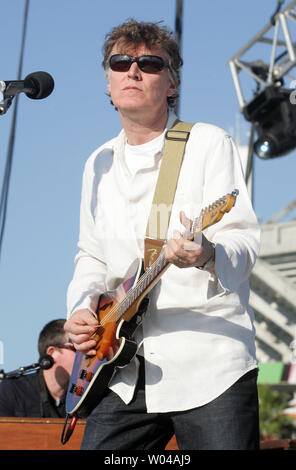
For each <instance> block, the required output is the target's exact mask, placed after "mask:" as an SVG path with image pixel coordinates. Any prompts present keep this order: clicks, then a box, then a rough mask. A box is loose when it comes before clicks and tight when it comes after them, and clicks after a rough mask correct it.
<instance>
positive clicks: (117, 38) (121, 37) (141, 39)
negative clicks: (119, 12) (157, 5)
mask: <svg viewBox="0 0 296 470" xmlns="http://www.w3.org/2000/svg"><path fill="white" fill-rule="evenodd" d="M105 39H106V40H105V43H104V45H103V56H104V59H103V62H102V65H103V67H104V69H105V71H108V69H109V63H108V61H109V57H110V55H111V52H112V50H113V48H114V46H115V45H116V46H118V47H119V48H121V49H124V48H125V47H126V46H133V47H134V48H135V49H136V48H137V47H139V46H140V45H142V44H144V45H145V47H146V48H147V49H150V50H153V49H161V50H163V51H165V52H166V54H167V56H168V73H169V78H170V80H171V81H172V83H173V84H174V86H175V87H176V89H177V88H178V86H179V85H180V69H181V67H182V64H183V60H182V58H181V55H180V50H179V46H178V44H177V42H176V41H175V39H174V38H173V33H172V32H171V31H169V30H168V29H167V28H166V27H165V26H162V27H160V26H159V23H146V22H138V21H136V20H135V19H130V20H129V21H127V22H126V23H123V24H122V25H119V26H116V27H115V28H113V29H112V30H111V31H110V32H109V33H108V34H106V38H105ZM177 99H178V92H177V91H176V92H175V93H174V94H173V95H172V96H168V97H167V102H168V105H169V106H171V107H174V106H175V105H176V102H177Z"/></svg>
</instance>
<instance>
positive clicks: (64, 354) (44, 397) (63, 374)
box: [0, 319, 75, 418]
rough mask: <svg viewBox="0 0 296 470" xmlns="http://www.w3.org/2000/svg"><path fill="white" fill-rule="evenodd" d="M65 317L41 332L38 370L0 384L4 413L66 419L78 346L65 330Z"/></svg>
mask: <svg viewBox="0 0 296 470" xmlns="http://www.w3.org/2000/svg"><path fill="white" fill-rule="evenodd" d="M64 324H65V320H64V319H57V320H53V321H51V322H49V323H47V324H46V325H45V326H44V328H43V329H42V331H41V332H40V335H39V340H38V352H39V356H40V359H39V363H42V359H43V360H44V359H45V360H47V361H48V362H49V366H50V367H49V368H48V369H42V368H40V369H38V370H37V371H33V372H31V373H28V374H24V375H19V376H17V377H11V378H10V377H9V378H4V380H3V381H2V382H1V383H0V416H15V417H31V418H33V417H34V418H64V417H65V415H66V413H65V395H66V391H67V387H68V383H69V377H70V374H71V371H72V367H73V362H74V358H75V349H74V346H73V344H71V342H69V340H68V336H67V335H66V334H65V331H64Z"/></svg>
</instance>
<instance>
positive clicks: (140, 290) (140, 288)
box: [117, 251, 171, 318]
mask: <svg viewBox="0 0 296 470" xmlns="http://www.w3.org/2000/svg"><path fill="white" fill-rule="evenodd" d="M170 264H171V263H169V262H168V261H167V260H166V258H165V256H164V253H163V251H162V252H161V253H160V255H159V257H158V258H157V260H156V261H154V263H153V264H152V265H151V266H150V267H149V268H148V269H147V271H145V272H144V274H142V276H141V277H140V279H139V280H138V282H137V284H136V285H135V286H134V287H133V288H132V289H130V290H129V291H128V293H127V296H126V297H125V299H123V301H122V302H121V303H120V305H119V307H118V312H117V316H118V317H119V318H122V317H123V316H124V314H125V312H126V311H127V310H128V309H129V308H130V306H131V305H132V304H133V303H134V302H137V301H138V300H139V299H141V300H142V298H143V297H144V296H145V295H147V294H148V293H149V292H150V291H151V289H152V288H153V287H154V286H155V284H156V283H157V282H158V281H159V279H160V278H161V276H162V275H163V274H164V272H165V271H166V270H167V268H168V267H169V266H170Z"/></svg>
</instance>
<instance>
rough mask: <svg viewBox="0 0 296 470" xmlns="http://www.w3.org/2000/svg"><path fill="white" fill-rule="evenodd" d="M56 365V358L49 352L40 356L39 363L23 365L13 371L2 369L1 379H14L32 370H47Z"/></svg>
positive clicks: (0, 371)
mask: <svg viewBox="0 0 296 470" xmlns="http://www.w3.org/2000/svg"><path fill="white" fill-rule="evenodd" d="M53 365H54V359H53V357H52V356H50V355H49V354H44V355H43V356H40V358H39V361H38V362H37V363H34V364H31V365H29V366H23V367H20V368H19V369H16V370H13V371H11V372H6V373H5V372H4V370H3V369H1V370H0V380H2V379H14V378H16V377H20V376H21V375H26V374H29V373H31V372H34V371H36V370H38V369H42V370H47V369H50V368H51V367H52V366H53Z"/></svg>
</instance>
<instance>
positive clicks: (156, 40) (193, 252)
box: [65, 19, 260, 450]
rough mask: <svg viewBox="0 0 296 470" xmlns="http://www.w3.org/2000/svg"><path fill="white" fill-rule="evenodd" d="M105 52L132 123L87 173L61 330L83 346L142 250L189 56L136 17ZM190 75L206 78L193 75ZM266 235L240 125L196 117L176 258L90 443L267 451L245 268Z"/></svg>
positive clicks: (171, 240) (89, 427)
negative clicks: (219, 207)
mask: <svg viewBox="0 0 296 470" xmlns="http://www.w3.org/2000/svg"><path fill="white" fill-rule="evenodd" d="M103 53H104V59H103V66H104V69H105V72H106V77H107V89H108V93H109V95H110V97H111V102H112V104H113V105H114V107H115V109H116V110H118V115H119V117H120V119H121V123H122V127H123V129H122V130H121V132H120V133H119V135H118V136H117V137H115V138H113V139H111V140H109V141H108V142H106V143H104V144H103V145H101V146H100V147H99V148H98V149H97V150H95V151H94V152H93V154H92V155H91V156H90V158H89V159H88V161H87V162H86V166H85V171H84V176H83V186H82V200H81V212H80V214H81V216H80V217H81V218H80V236H79V243H78V247H79V250H80V251H79V253H78V254H77V257H76V260H75V261H76V266H75V272H74V276H73V279H72V281H71V283H70V285H69V289H68V319H67V322H66V324H65V330H66V332H67V334H68V335H69V338H70V339H71V340H72V342H73V344H74V346H75V348H76V349H77V350H79V351H81V352H83V353H85V354H87V355H94V354H96V346H97V343H96V339H95V336H94V333H95V332H96V331H98V332H99V331H100V329H99V320H98V318H97V314H96V312H97V306H98V299H99V298H100V295H101V294H103V293H104V292H108V291H109V290H112V289H115V288H117V287H118V286H120V284H121V283H122V282H123V279H124V277H125V274H126V272H127V270H128V267H129V266H131V264H132V263H133V262H134V260H135V259H136V258H143V256H144V239H145V233H146V225H147V221H148V217H149V213H150V209H151V205H152V201H153V194H154V190H155V186H156V182H157V177H158V172H159V168H160V165H161V161H162V154H163V148H164V142H165V135H166V132H167V130H168V129H170V128H171V127H172V126H173V124H174V123H175V121H176V119H177V116H176V115H175V112H174V107H175V104H176V98H177V94H178V91H177V89H178V85H179V83H180V68H181V65H182V59H181V56H180V51H179V47H178V45H177V43H176V41H175V40H174V38H173V36H172V33H171V32H170V31H169V30H168V29H167V28H165V27H162V26H161V25H160V24H159V23H148V22H139V21H136V20H134V19H132V20H129V21H127V22H126V23H124V24H121V25H119V26H118V27H115V28H114V29H112V30H111V31H110V33H109V34H108V35H107V37H106V41H105V44H104V48H103ZM205 53H206V52H205ZM191 55H192V56H194V47H193V49H192V53H191ZM188 70H190V63H188ZM191 79H192V80H196V83H197V89H198V76H194V77H191ZM220 92H221V90H220ZM193 101H194V97H192V102H193ZM192 113H194V110H193V111H192ZM197 114H200V113H199V112H198V110H197ZM213 114H215V110H214V109H213ZM185 120H186V118H185ZM234 189H238V190H239V196H238V198H237V201H236V204H235V207H234V208H233V209H232V210H231V211H230V212H229V213H227V214H226V215H225V216H224V217H223V219H222V220H221V221H219V222H218V223H217V224H215V225H212V226H210V227H209V228H207V229H206V230H205V231H204V233H203V234H202V236H201V237H200V238H196V239H195V240H192V241H188V240H186V238H184V237H183V235H182V234H184V230H185V227H188V224H189V223H190V222H189V219H192V218H193V217H197V216H198V215H199V213H200V211H201V209H203V208H204V207H207V206H208V205H210V204H211V203H213V202H214V201H216V200H217V199H219V198H220V197H223V196H224V195H225V194H228V193H231V192H232V191H233V190H234ZM166 215H167V214H166ZM259 241H260V230H259V226H258V221H257V218H256V216H255V214H254V211H253V209H252V205H251V202H250V199H249V195H248V192H247V189H246V185H245V181H244V176H243V172H242V166H241V161H240V157H239V154H238V151H237V148H236V146H235V144H234V142H233V140H232V138H231V136H230V135H229V134H228V133H227V132H225V131H224V130H222V129H220V128H218V127H217V126H215V125H212V124H207V123H203V122H197V123H196V124H194V125H193V127H192V130H191V132H190V136H189V139H188V141H187V145H186V150H185V155H184V159H183V163H182V168H181V172H180V175H179V180H178V185H177V189H176V193H175V199H174V203H173V207H172V212H171V217H170V224H169V228H168V236H167V242H166V244H165V248H164V255H165V258H166V259H167V261H169V263H171V266H170V267H169V269H168V270H167V271H166V272H165V273H164V275H163V276H162V278H161V280H160V281H159V282H158V283H157V284H156V285H155V287H154V288H153V289H152V290H151V292H150V293H149V295H148V297H149V306H148V310H147V313H146V315H145V316H144V319H143V322H142V325H141V326H140V327H139V328H138V329H137V330H136V334H135V340H136V342H137V344H138V352H137V355H136V357H134V358H133V359H132V360H131V362H130V363H129V364H128V365H127V366H126V367H124V368H122V369H118V370H117V372H116V373H115V375H114V376H113V378H112V380H111V382H110V384H109V387H108V390H107V391H106V393H105V395H104V396H103V398H102V399H101V400H100V401H99V403H98V404H97V406H96V407H95V408H94V409H93V411H92V412H91V413H90V415H89V416H88V417H87V420H86V428H85V432H84V437H83V442H82V446H81V448H82V449H98V450H103V449H108V450H115V449H116V450H144V449H145V450H163V449H164V448H165V446H166V444H167V442H168V441H169V439H170V438H171V437H172V435H173V434H174V433H175V435H176V439H177V443H178V447H179V449H181V450H182V449H186V450H189V449H196V450H205V449H209V450H217V449H222V450H225V449H227V450H234V449H241V450H250V449H258V446H259V425H258V423H259V421H258V397H257V361H256V354H255V330H254V316H253V312H252V310H251V309H250V306H249V285H248V276H249V275H250V273H251V270H252V268H253V266H254V264H255V261H256V257H257V255H258V251H259ZM101 329H102V328H101ZM98 334H99V333H98ZM99 347H100V346H99ZM99 353H100V351H99ZM109 353H110V355H111V354H112V351H109ZM106 358H107V359H108V357H106Z"/></svg>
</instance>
